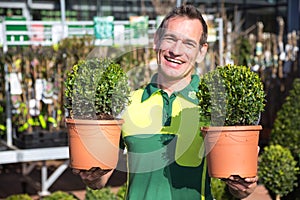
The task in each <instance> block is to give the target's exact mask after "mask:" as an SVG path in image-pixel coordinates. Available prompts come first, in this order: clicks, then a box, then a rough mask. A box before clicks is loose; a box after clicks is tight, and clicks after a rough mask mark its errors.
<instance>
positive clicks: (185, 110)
mask: <svg viewBox="0 0 300 200" xmlns="http://www.w3.org/2000/svg"><path fill="white" fill-rule="evenodd" d="M156 77H157V76H154V77H153V79H152V81H151V83H150V84H148V85H147V86H146V88H145V89H139V90H136V91H135V92H134V93H133V95H132V99H131V104H130V106H128V108H127V109H126V111H125V113H124V115H123V118H124V120H125V123H124V125H123V127H122V137H123V140H124V143H125V146H126V149H127V158H128V170H129V173H128V188H127V194H126V199H129V200H152V199H153V200H154V199H155V200H177V199H178V200H184V199H187V200H193V199H202V200H204V199H205V200H206V199H209V200H210V199H213V198H212V196H211V191H210V179H209V176H208V173H207V166H206V159H205V157H204V145H203V138H202V136H201V134H200V126H199V112H198V109H199V107H198V99H197V97H196V91H197V89H198V83H199V77H198V76H196V75H193V76H192V80H191V83H190V84H189V85H188V86H187V87H186V88H184V89H183V90H182V91H179V92H175V93H173V94H172V95H170V96H168V94H167V93H165V92H164V91H163V90H161V89H159V88H158V87H157V85H156V84H155V83H156Z"/></svg>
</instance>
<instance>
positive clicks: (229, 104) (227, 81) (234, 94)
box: [197, 65, 265, 126]
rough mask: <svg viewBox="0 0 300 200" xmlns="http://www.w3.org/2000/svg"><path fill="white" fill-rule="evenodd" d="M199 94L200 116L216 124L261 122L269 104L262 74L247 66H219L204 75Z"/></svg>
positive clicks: (228, 124) (251, 123)
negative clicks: (266, 100)
mask: <svg viewBox="0 0 300 200" xmlns="http://www.w3.org/2000/svg"><path fill="white" fill-rule="evenodd" d="M197 97H198V99H199V106H200V116H201V117H204V118H205V119H206V120H209V121H210V122H211V125H213V126H223V125H225V126H233V125H254V124H257V123H258V121H259V118H260V113H261V112H262V111H263V110H264V106H265V92H264V89H263V84H262V82H261V80H260V77H259V75H258V74H256V73H255V72H252V71H251V70H250V68H249V67H246V66H237V65H225V66H218V67H217V68H216V69H215V70H213V71H210V72H208V73H206V74H204V75H203V76H202V77H201V79H200V83H199V91H198V92H197Z"/></svg>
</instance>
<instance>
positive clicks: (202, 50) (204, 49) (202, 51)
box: [196, 43, 208, 63]
mask: <svg viewBox="0 0 300 200" xmlns="http://www.w3.org/2000/svg"><path fill="white" fill-rule="evenodd" d="M207 49H208V44H207V43H204V44H202V46H201V48H200V50H199V52H198V55H197V58H196V62H197V63H201V62H202V61H203V59H204V58H205V55H206V53H207Z"/></svg>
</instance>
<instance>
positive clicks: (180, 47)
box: [171, 40, 184, 55]
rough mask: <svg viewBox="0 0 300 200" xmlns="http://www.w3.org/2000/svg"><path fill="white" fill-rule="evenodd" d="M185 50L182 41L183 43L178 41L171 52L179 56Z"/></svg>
mask: <svg viewBox="0 0 300 200" xmlns="http://www.w3.org/2000/svg"><path fill="white" fill-rule="evenodd" d="M183 49H184V46H183V43H182V41H181V40H177V41H176V42H175V43H174V45H173V47H172V49H171V51H172V52H173V53H174V54H176V55H178V54H181V53H182V51H183Z"/></svg>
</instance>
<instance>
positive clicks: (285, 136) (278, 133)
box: [270, 78, 300, 161]
mask: <svg viewBox="0 0 300 200" xmlns="http://www.w3.org/2000/svg"><path fill="white" fill-rule="evenodd" d="M299 102H300V79H299V78H297V79H295V80H294V82H293V86H292V89H291V90H290V91H289V95H288V96H287V97H286V99H285V102H284V103H283V104H282V107H281V108H280V110H279V111H278V112H277V116H276V119H275V121H274V125H273V129H272V131H271V140H270V144H274V145H275V144H280V145H281V146H283V147H286V148H288V149H290V151H291V152H292V154H293V156H294V157H295V158H298V159H299V155H300V103H299ZM298 161H299V160H298Z"/></svg>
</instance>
